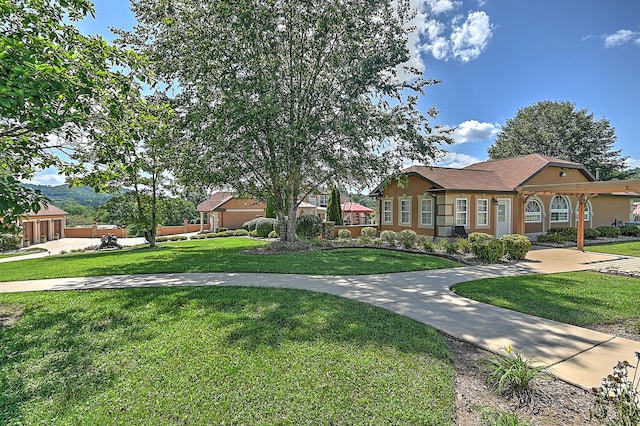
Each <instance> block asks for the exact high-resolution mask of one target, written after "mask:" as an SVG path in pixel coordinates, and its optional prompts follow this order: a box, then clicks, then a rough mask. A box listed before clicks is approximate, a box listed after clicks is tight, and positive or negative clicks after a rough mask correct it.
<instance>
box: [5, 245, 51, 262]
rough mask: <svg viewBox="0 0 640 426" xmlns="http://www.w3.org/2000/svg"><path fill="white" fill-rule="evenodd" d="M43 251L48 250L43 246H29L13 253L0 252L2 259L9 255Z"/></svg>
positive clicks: (14, 255)
mask: <svg viewBox="0 0 640 426" xmlns="http://www.w3.org/2000/svg"><path fill="white" fill-rule="evenodd" d="M43 251H47V250H46V249H43V248H38V247H34V248H28V249H26V250H21V251H17V252H12V253H0V259H4V258H7V257H16V256H24V255H26V254H33V253H41V252H43Z"/></svg>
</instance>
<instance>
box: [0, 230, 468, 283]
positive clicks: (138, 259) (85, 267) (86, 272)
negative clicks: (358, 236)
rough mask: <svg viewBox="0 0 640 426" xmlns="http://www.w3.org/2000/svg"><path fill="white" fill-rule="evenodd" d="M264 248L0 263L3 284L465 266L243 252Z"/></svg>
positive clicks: (169, 247)
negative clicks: (126, 276)
mask: <svg viewBox="0 0 640 426" xmlns="http://www.w3.org/2000/svg"><path fill="white" fill-rule="evenodd" d="M261 244H264V243H263V242H260V241H254V240H250V239H247V238H218V239H211V240H196V241H184V242H168V243H162V244H159V245H158V248H156V249H149V248H135V249H125V250H121V251H120V250H118V251H108V252H92V253H81V254H72V255H62V256H49V257H46V258H42V259H29V260H21V261H19V262H7V263H2V264H0V281H20V280H34V279H46V278H63V277H80V276H98V275H122V274H153V273H172V272H173V273H180V272H260V273H284V274H322V275H358V274H379V273H392V272H407V271H420V270H427V269H438V268H451V267H456V266H460V265H459V264H458V263H456V262H453V261H450V260H448V259H444V258H441V257H437V256H428V255H424V254H413V253H404V252H398V251H391V250H383V249H375V248H347V249H335V250H317V251H309V252H299V253H286V254H269V255H267V254H264V255H250V254H244V253H242V251H243V250H247V249H250V248H252V247H256V246H258V245H261Z"/></svg>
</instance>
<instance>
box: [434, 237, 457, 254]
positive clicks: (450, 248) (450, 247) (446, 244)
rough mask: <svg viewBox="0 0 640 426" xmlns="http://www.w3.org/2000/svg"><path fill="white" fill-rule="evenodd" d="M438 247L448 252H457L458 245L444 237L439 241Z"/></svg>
mask: <svg viewBox="0 0 640 426" xmlns="http://www.w3.org/2000/svg"><path fill="white" fill-rule="evenodd" d="M438 248H440V250H442V251H444V252H445V253H447V254H455V253H456V246H455V245H454V244H453V243H452V242H451V241H449V240H446V239H442V240H440V241H438Z"/></svg>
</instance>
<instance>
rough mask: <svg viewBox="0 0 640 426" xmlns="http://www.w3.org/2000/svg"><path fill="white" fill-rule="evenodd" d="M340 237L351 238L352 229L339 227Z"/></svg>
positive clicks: (343, 238)
mask: <svg viewBox="0 0 640 426" xmlns="http://www.w3.org/2000/svg"><path fill="white" fill-rule="evenodd" d="M338 238H340V239H342V240H348V239H349V238H351V231H349V230H348V229H339V230H338Z"/></svg>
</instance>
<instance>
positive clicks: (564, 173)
mask: <svg viewBox="0 0 640 426" xmlns="http://www.w3.org/2000/svg"><path fill="white" fill-rule="evenodd" d="M566 175H567V172H565V171H564V169H560V177H565V176H566Z"/></svg>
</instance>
